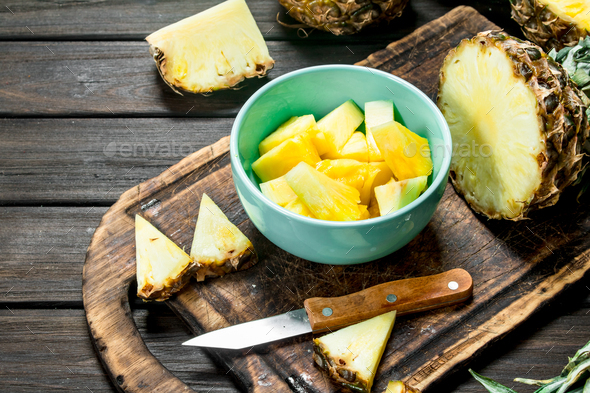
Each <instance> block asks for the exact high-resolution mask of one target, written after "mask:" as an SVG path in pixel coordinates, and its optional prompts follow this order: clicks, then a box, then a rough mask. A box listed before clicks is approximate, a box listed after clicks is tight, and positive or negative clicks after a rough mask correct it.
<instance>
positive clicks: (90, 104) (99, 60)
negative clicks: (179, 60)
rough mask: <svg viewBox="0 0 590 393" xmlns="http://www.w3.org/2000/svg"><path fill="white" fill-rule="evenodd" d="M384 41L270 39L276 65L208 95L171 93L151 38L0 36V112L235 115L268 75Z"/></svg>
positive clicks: (353, 55) (351, 58) (364, 52)
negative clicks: (59, 39)
mask: <svg viewBox="0 0 590 393" xmlns="http://www.w3.org/2000/svg"><path fill="white" fill-rule="evenodd" d="M384 45H385V44H384V43H382V44H349V45H344V44H340V43H335V44H325V45H322V44H308V43H306V42H288V41H275V42H270V43H269V50H270V53H271V55H272V56H273V58H274V59H275V61H276V64H275V68H274V69H273V70H272V71H271V72H270V74H269V76H268V77H266V78H261V79H258V78H256V79H250V80H247V81H245V82H244V85H243V88H242V89H240V90H229V91H219V92H215V93H214V94H212V95H211V96H208V97H204V96H202V95H192V94H187V95H185V96H180V95H178V94H176V93H174V92H173V91H172V89H170V87H168V86H167V85H166V84H165V83H164V82H163V81H162V79H161V78H160V76H159V74H158V72H157V70H156V66H155V63H154V61H153V60H152V58H151V56H150V55H149V53H148V45H147V43H146V42H121V41H117V42H106V41H100V42H0V52H1V53H3V56H2V57H0V67H1V68H2V70H3V79H2V86H0V116H9V117H14V116H34V117H47V116H50V117H89V116H100V117H116V116H126V117H161V116H167V117H186V116H200V117H231V116H235V115H236V113H237V112H238V110H239V109H240V107H241V106H242V105H243V104H244V102H245V101H246V100H247V99H248V98H249V97H250V96H251V95H252V94H253V93H254V92H255V91H256V90H258V89H259V88H260V87H261V86H263V85H264V84H265V83H267V82H268V81H269V80H273V79H275V78H277V77H278V76H280V75H283V74H285V73H287V72H289V71H293V70H297V69H300V68H303V67H308V66H313V65H320V64H330V63H342V64H352V63H354V62H356V61H359V60H361V59H363V58H365V57H367V56H368V55H369V54H371V53H372V52H374V51H376V50H379V49H381V48H383V47H384Z"/></svg>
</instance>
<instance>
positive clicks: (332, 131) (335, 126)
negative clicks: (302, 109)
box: [317, 100, 365, 156]
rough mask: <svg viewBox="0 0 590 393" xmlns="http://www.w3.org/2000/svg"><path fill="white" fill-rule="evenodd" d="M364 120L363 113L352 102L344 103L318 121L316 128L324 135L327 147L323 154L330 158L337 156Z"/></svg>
mask: <svg viewBox="0 0 590 393" xmlns="http://www.w3.org/2000/svg"><path fill="white" fill-rule="evenodd" d="M364 119H365V116H364V115H363V112H362V111H361V110H360V109H359V107H358V106H357V105H356V104H355V103H354V101H353V100H348V101H346V102H345V103H344V104H342V105H340V106H339V107H338V108H336V109H334V110H333V111H332V112H330V113H328V114H327V115H326V116H324V117H323V118H322V119H320V120H319V121H318V123H317V124H318V128H319V129H320V131H322V132H323V133H324V135H325V137H326V142H327V143H328V146H329V149H328V151H327V152H325V153H326V154H328V155H331V156H335V155H336V154H338V152H339V151H340V150H342V148H343V147H344V145H345V144H346V142H348V140H349V139H350V137H351V136H352V133H353V132H354V131H355V130H356V129H357V128H358V126H360V125H361V124H362V122H363V120H364Z"/></svg>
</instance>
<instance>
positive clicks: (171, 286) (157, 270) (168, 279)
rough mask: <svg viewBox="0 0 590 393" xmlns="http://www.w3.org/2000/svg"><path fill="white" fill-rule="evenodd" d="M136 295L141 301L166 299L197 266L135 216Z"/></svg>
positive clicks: (144, 220) (165, 238)
mask: <svg viewBox="0 0 590 393" xmlns="http://www.w3.org/2000/svg"><path fill="white" fill-rule="evenodd" d="M135 252H136V257H135V260H136V266H137V296H139V297H140V298H143V299H144V300H157V301H162V300H166V299H168V298H169V297H170V295H172V294H173V293H175V292H177V291H179V290H180V289H181V288H182V287H183V286H184V285H185V284H186V283H187V282H188V281H189V279H190V277H191V276H192V274H193V273H194V272H195V271H196V270H197V269H198V268H200V265H199V264H198V263H197V262H194V260H193V258H191V257H190V256H188V255H187V253H185V252H184V251H183V250H181V249H180V247H178V246H177V245H176V244H174V242H173V241H172V240H170V239H168V238H167V237H166V235H164V234H163V233H162V232H160V231H159V230H158V229H156V227H154V226H153V225H152V224H150V223H149V222H148V221H147V220H146V219H145V218H143V217H141V216H139V215H136V216H135Z"/></svg>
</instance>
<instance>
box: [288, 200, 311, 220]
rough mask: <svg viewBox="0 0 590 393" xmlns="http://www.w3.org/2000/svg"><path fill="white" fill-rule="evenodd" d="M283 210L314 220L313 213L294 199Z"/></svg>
mask: <svg viewBox="0 0 590 393" xmlns="http://www.w3.org/2000/svg"><path fill="white" fill-rule="evenodd" d="M285 209H287V210H289V211H292V212H293V213H297V214H300V215H302V216H305V217H310V218H315V216H314V215H313V213H312V212H311V211H310V210H309V209H308V208H307V206H305V205H304V204H303V202H301V200H300V199H299V198H295V199H294V200H292V201H291V202H289V203H288V204H287V205H285Z"/></svg>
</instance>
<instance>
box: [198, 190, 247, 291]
mask: <svg viewBox="0 0 590 393" xmlns="http://www.w3.org/2000/svg"><path fill="white" fill-rule="evenodd" d="M191 257H192V258H193V259H194V260H195V262H197V263H198V264H199V265H201V266H202V267H201V268H199V269H198V270H197V274H196V276H197V281H203V280H205V277H207V276H223V275H224V274H226V273H230V272H234V271H238V270H244V269H247V268H249V267H251V266H253V265H255V264H256V262H258V256H257V255H256V252H255V251H254V247H253V246H252V243H251V242H250V240H248V238H247V237H246V236H244V234H243V233H242V231H240V230H239V229H238V227H236V226H235V225H234V224H232V223H231V222H230V221H229V220H228V219H227V217H226V215H225V214H223V212H222V211H221V209H219V207H217V205H216V204H215V202H213V201H212V200H211V198H209V197H208V196H207V194H203V196H202V198H201V206H200V207H199V217H198V218H197V226H196V228H195V235H194V237H193V244H192V246H191Z"/></svg>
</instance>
